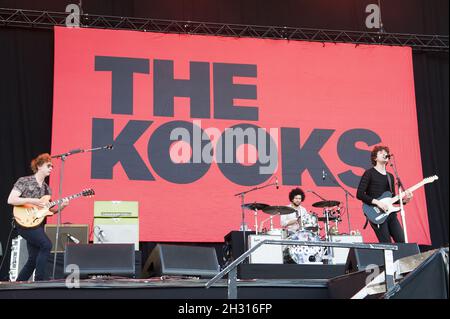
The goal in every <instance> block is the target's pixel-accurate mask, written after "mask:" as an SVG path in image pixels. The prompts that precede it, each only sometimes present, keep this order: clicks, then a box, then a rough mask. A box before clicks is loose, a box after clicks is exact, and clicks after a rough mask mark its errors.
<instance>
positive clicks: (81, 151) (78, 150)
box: [69, 148, 84, 155]
mask: <svg viewBox="0 0 450 319" xmlns="http://www.w3.org/2000/svg"><path fill="white" fill-rule="evenodd" d="M77 153H84V150H83V149H81V148H77V149H74V150H71V151H69V155H72V154H77Z"/></svg>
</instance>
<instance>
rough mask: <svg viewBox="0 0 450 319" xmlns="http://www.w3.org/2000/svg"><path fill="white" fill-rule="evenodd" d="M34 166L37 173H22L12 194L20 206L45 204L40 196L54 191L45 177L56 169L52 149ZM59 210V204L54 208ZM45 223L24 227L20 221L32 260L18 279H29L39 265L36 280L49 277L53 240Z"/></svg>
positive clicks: (63, 204)
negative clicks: (47, 271) (27, 174)
mask: <svg viewBox="0 0 450 319" xmlns="http://www.w3.org/2000/svg"><path fill="white" fill-rule="evenodd" d="M31 170H32V171H33V173H34V174H33V175H30V176H25V177H21V178H19V179H18V180H17V182H16V183H15V184H14V187H13V189H12V190H11V193H10V194H9V197H8V204H10V205H14V206H20V205H25V204H32V205H36V206H38V207H44V205H45V204H46V203H45V202H44V201H41V200H40V198H41V197H42V196H45V195H51V193H52V191H51V189H50V187H49V186H48V184H47V183H46V182H45V178H46V177H47V176H49V175H50V173H51V172H52V170H53V164H52V159H51V157H50V155H49V154H48V153H44V154H40V155H39V156H37V157H36V158H35V159H33V160H32V161H31ZM67 205H68V201H64V202H63V203H62V204H61V209H63V208H64V207H66V206H67ZM50 210H51V211H52V212H57V211H58V209H57V207H52V208H51V209H50ZM44 224H45V222H44V223H41V224H40V225H39V226H38V227H36V228H24V227H21V226H20V225H16V227H17V231H18V233H19V235H20V236H22V237H23V238H25V240H26V241H27V249H28V260H27V262H26V264H25V265H24V267H23V268H22V270H21V271H20V273H19V276H18V277H17V281H26V280H28V279H29V278H30V277H31V275H32V274H33V271H34V270H35V269H36V273H35V276H34V280H35V281H41V280H47V279H48V276H47V274H46V266H47V259H48V257H49V256H50V251H51V249H52V242H51V241H50V239H49V238H48V237H47V235H46V234H45V232H44Z"/></svg>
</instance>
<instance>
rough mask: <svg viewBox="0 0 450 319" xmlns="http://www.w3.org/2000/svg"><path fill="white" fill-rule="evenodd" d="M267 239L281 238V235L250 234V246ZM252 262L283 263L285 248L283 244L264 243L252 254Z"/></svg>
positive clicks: (250, 259)
mask: <svg viewBox="0 0 450 319" xmlns="http://www.w3.org/2000/svg"><path fill="white" fill-rule="evenodd" d="M266 239H273V240H280V239H281V236H275V235H250V236H248V246H249V247H248V248H249V249H251V248H252V247H254V246H256V245H257V244H258V243H260V242H262V241H263V240H266ZM249 262H250V264H282V263H283V248H282V246H281V245H262V246H260V247H259V248H258V249H256V251H255V252H254V253H252V254H251V255H250V258H249Z"/></svg>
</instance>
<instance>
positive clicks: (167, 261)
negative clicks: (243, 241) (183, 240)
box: [142, 244, 220, 278]
mask: <svg viewBox="0 0 450 319" xmlns="http://www.w3.org/2000/svg"><path fill="white" fill-rule="evenodd" d="M219 271H220V267H219V263H218V261H217V254H216V250H215V249H214V248H213V247H199V246H180V245H166V244H158V245H156V247H155V248H154V249H153V251H152V253H151V254H150V256H149V257H148V259H147V261H146V263H145V265H144V268H143V271H142V276H143V277H144V278H148V277H158V276H162V275H168V276H171V275H172V276H183V275H185V276H197V277H203V278H211V277H214V276H215V275H217V274H218V273H219Z"/></svg>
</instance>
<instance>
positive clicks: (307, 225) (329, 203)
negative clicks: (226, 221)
mask: <svg viewBox="0 0 450 319" xmlns="http://www.w3.org/2000/svg"><path fill="white" fill-rule="evenodd" d="M339 205H340V202H339V201H335V200H323V201H320V202H316V203H313V204H312V206H313V207H316V208H322V210H323V212H322V216H319V215H318V214H316V213H314V212H309V213H307V214H303V215H300V214H299V215H300V217H299V218H298V225H299V227H298V230H296V231H289V230H288V229H285V228H281V229H279V228H274V226H273V217H274V216H277V215H287V214H292V213H295V212H296V210H295V209H294V208H292V207H289V206H270V205H268V204H264V203H256V202H255V203H248V204H243V205H242V207H243V208H244V209H248V210H251V211H253V212H254V216H255V230H256V234H258V211H262V212H264V213H266V214H268V215H270V216H269V218H267V219H265V220H263V221H262V222H261V225H260V227H259V232H260V233H262V234H264V235H274V236H281V238H282V239H288V240H299V241H328V240H329V236H331V235H337V234H338V233H339V231H338V224H339V223H340V222H341V208H340V206H339ZM267 220H270V228H269V229H263V228H262V226H263V224H264V222H266V221H267ZM332 222H334V226H332V225H331V223H332ZM321 223H323V226H322V225H321ZM322 230H323V232H322V234H321V231H322ZM326 254H327V248H325V247H319V246H298V245H288V246H286V247H285V248H284V255H285V257H286V259H287V261H288V262H289V261H291V260H292V261H293V262H295V263H297V264H304V263H322V262H323V261H324V260H326V259H327V257H326Z"/></svg>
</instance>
